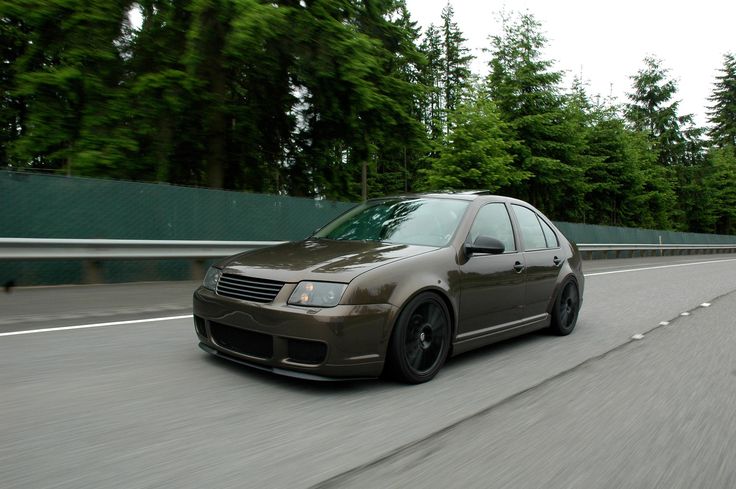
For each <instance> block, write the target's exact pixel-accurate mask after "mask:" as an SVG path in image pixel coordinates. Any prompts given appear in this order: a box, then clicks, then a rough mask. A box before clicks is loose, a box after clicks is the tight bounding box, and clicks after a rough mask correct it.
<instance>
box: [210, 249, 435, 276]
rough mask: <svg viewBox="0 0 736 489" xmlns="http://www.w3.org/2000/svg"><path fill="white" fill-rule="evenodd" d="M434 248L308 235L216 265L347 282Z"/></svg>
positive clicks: (261, 273)
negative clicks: (340, 239) (377, 268)
mask: <svg viewBox="0 0 736 489" xmlns="http://www.w3.org/2000/svg"><path fill="white" fill-rule="evenodd" d="M436 249H437V248H436V247H432V246H416V245H405V244H394V243H381V242H377V241H335V240H326V239H308V240H305V241H297V242H293V243H285V244H282V245H277V246H270V247H267V248H260V249H257V250H253V251H249V252H246V253H241V254H239V255H235V256H232V257H230V258H227V259H225V260H223V261H222V262H220V265H221V266H222V268H223V269H224V270H225V271H226V272H234V273H239V274H243V275H248V276H251V277H258V278H266V279H271V280H279V281H282V282H299V281H300V280H328V281H332V282H350V281H351V280H352V279H353V278H355V277H357V276H358V275H360V274H361V273H363V272H366V271H368V270H371V269H373V268H376V267H379V266H382V265H386V264H388V263H393V262H396V261H399V260H402V259H405V258H409V257H412V256H416V255H420V254H423V253H428V252H430V251H433V250H436Z"/></svg>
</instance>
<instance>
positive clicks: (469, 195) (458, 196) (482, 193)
mask: <svg viewBox="0 0 736 489" xmlns="http://www.w3.org/2000/svg"><path fill="white" fill-rule="evenodd" d="M419 198H431V199H454V200H468V201H473V200H476V199H481V198H482V199H483V200H485V201H505V202H518V203H525V202H523V201H521V200H518V199H514V198H512V197H505V196H503V195H494V194H492V193H491V192H490V191H489V190H448V191H442V192H427V193H410V194H400V195H391V196H386V197H378V198H375V199H370V200H372V201H381V200H387V199H419Z"/></svg>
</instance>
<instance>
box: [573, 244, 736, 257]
mask: <svg viewBox="0 0 736 489" xmlns="http://www.w3.org/2000/svg"><path fill="white" fill-rule="evenodd" d="M578 249H579V250H580V252H581V253H582V254H583V258H586V259H589V260H590V259H593V258H594V257H596V256H599V257H601V258H608V257H609V256H613V257H614V258H620V257H621V255H622V254H623V255H626V256H628V257H634V256H655V255H658V256H672V255H691V254H715V253H734V252H736V243H733V244H618V243H617V244H613V243H609V244H598V243H595V244H591V243H581V244H578Z"/></svg>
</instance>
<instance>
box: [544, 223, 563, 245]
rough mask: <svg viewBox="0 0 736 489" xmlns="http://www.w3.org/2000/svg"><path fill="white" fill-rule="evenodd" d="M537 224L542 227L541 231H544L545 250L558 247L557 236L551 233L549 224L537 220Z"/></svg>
mask: <svg viewBox="0 0 736 489" xmlns="http://www.w3.org/2000/svg"><path fill="white" fill-rule="evenodd" d="M539 223H540V224H541V225H542V231H544V239H546V240H547V248H557V247H559V246H560V242H559V241H558V240H557V235H556V234H555V232H554V231H552V228H551V227H549V224H547V223H546V222H544V221H543V220H542V219H540V220H539Z"/></svg>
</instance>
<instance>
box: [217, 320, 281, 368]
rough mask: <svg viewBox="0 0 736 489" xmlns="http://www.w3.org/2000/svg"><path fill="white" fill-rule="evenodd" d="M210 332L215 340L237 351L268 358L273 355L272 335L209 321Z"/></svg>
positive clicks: (224, 346)
mask: <svg viewBox="0 0 736 489" xmlns="http://www.w3.org/2000/svg"><path fill="white" fill-rule="evenodd" d="M210 333H212V339H214V340H215V342H216V343H217V344H218V345H220V346H222V347H223V348H227V349H228V350H232V351H234V352H237V353H242V354H243V355H250V356H252V357H258V358H264V359H268V358H271V357H272V356H273V337H272V336H271V335H269V334H263V333H256V332H255V331H248V330H247V329H240V328H234V327H232V326H227V325H225V324H220V323H216V322H214V321H210Z"/></svg>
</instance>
